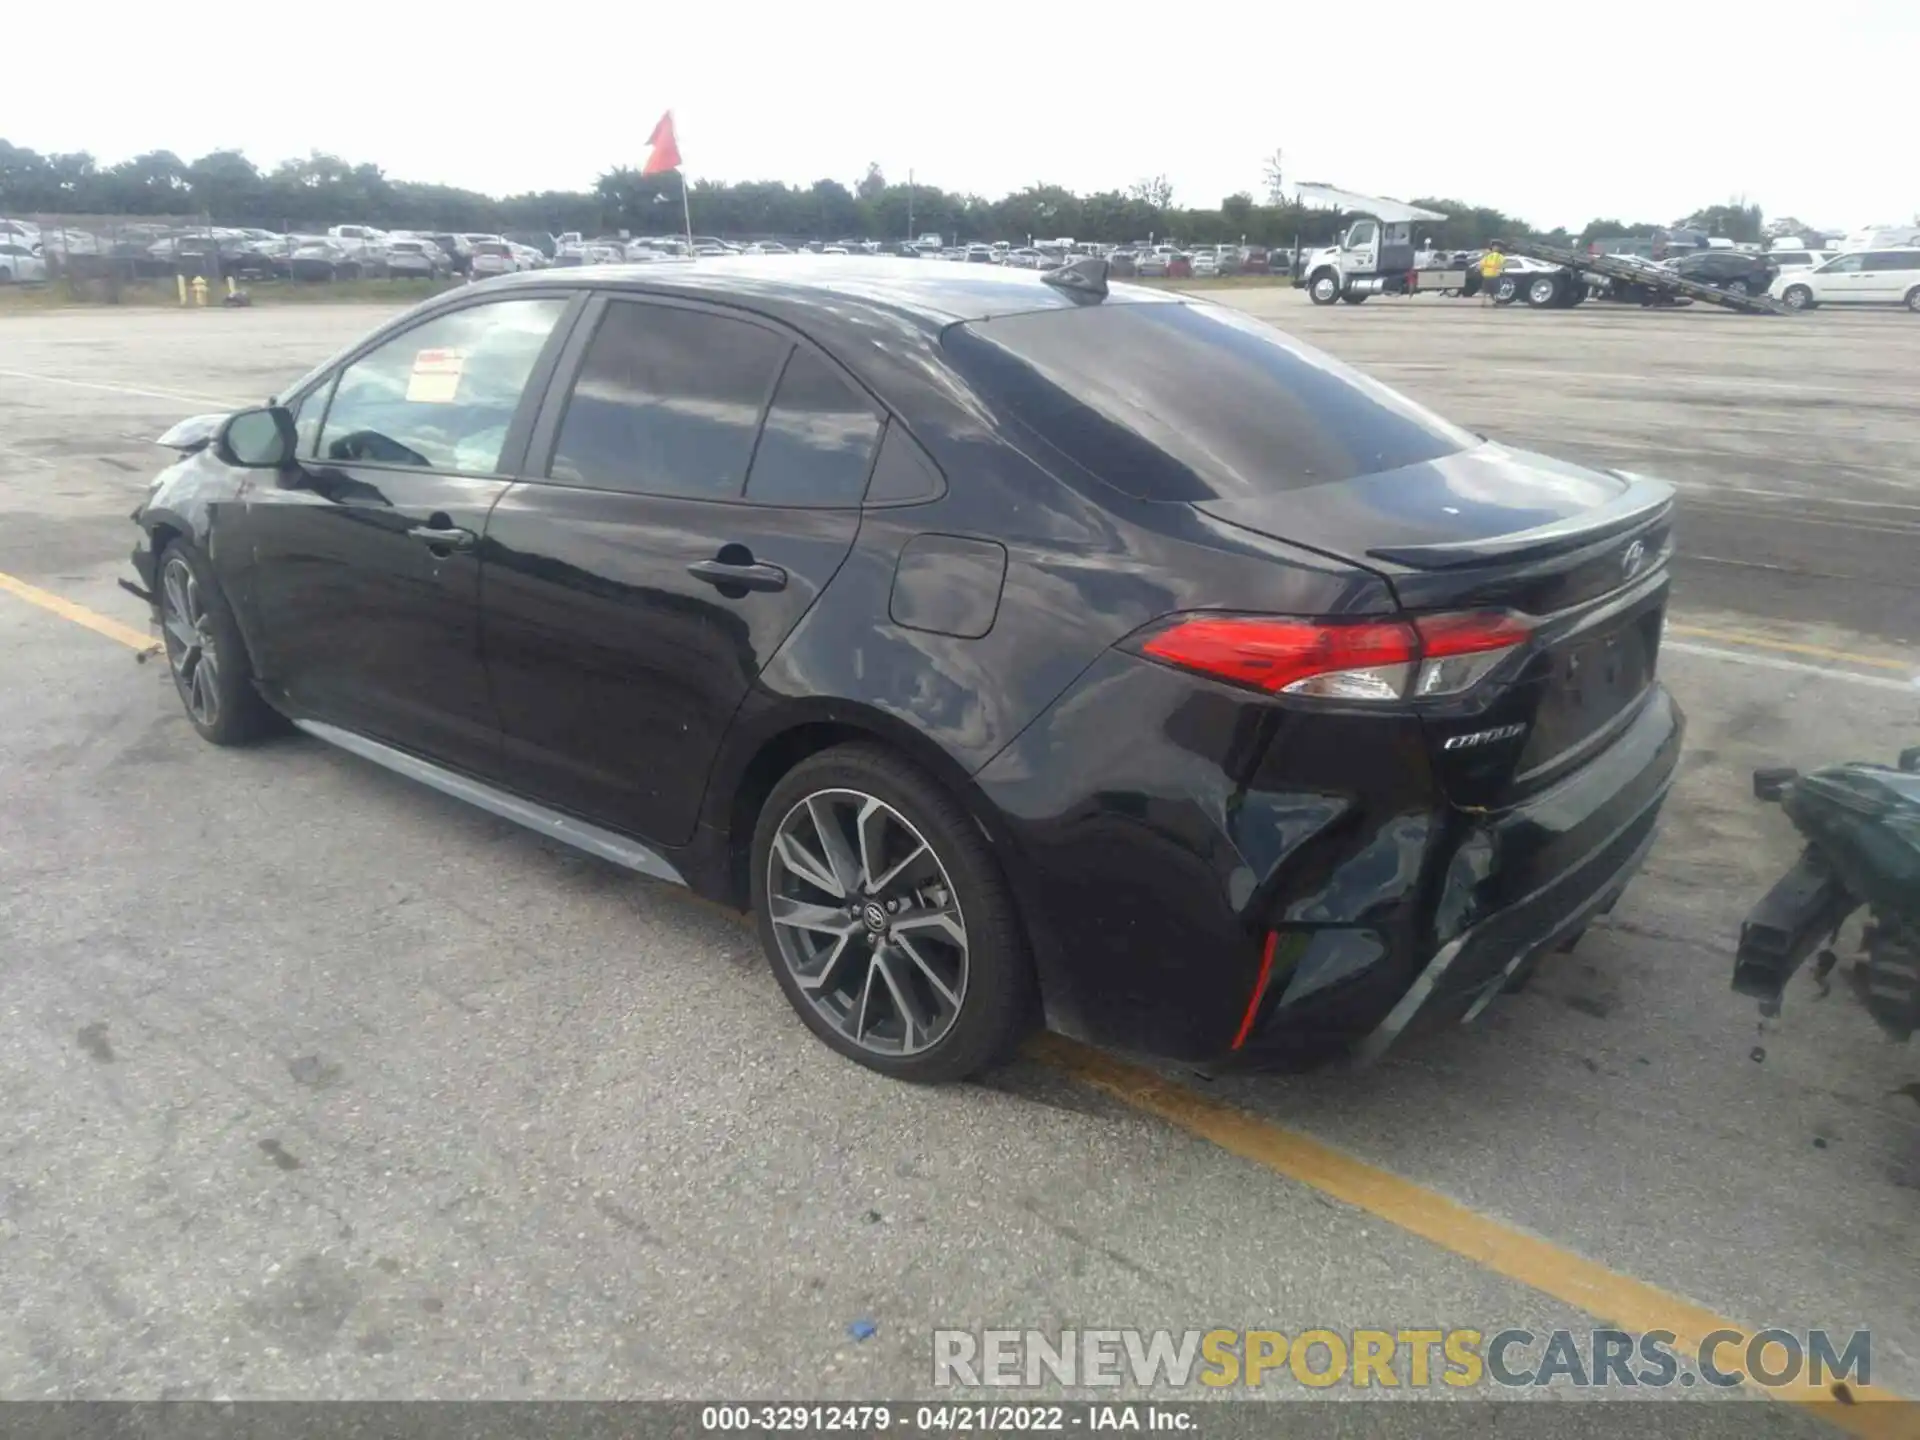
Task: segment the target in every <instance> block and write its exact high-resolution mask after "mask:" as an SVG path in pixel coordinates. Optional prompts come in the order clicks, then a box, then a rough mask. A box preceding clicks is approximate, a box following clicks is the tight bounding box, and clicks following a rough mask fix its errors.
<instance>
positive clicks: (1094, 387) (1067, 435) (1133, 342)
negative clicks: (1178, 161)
mask: <svg viewBox="0 0 1920 1440" xmlns="http://www.w3.org/2000/svg"><path fill="white" fill-rule="evenodd" d="M943 343H944V344H945V346H946V348H947V351H948V353H949V354H950V356H951V357H952V359H953V361H954V363H955V365H956V367H957V368H958V369H959V370H960V372H961V373H962V374H963V375H965V376H966V377H967V378H968V379H970V380H972V381H973V382H974V383H975V384H976V385H978V386H979V387H980V389H981V390H982V391H983V392H984V393H985V394H986V396H987V398H988V399H990V400H992V401H995V402H997V403H998V404H999V405H1001V406H1002V407H1004V408H1005V409H1006V410H1007V411H1009V412H1011V413H1012V414H1014V415H1017V416H1018V417H1019V418H1020V419H1022V420H1024V421H1025V422H1026V423H1027V424H1028V425H1030V426H1031V427H1032V428H1033V429H1034V430H1035V431H1036V432H1037V433H1038V434H1039V436H1040V438H1042V439H1043V440H1045V441H1047V442H1048V443H1049V444H1051V445H1052V446H1053V447H1054V448H1055V449H1056V450H1058V451H1060V452H1061V453H1062V454H1064V455H1066V456H1067V457H1068V458H1069V459H1071V460H1073V461H1074V462H1075V463H1077V464H1079V465H1080V466H1082V467H1084V468H1085V469H1086V470H1088V471H1090V472H1091V473H1092V474H1094V475H1095V476H1097V477H1098V478H1100V479H1101V480H1104V481H1106V482H1107V483H1108V484H1109V485H1112V486H1115V487H1116V488H1118V489H1120V490H1124V491H1126V492H1127V493H1129V494H1132V495H1138V496H1141V497H1143V498H1145V499H1149V500H1205V499H1212V498H1220V499H1231V498H1235V497H1239V496H1245V495H1261V494H1269V493H1272V492H1274V491H1279V490H1295V489H1301V488H1304V487H1306V486H1309V485H1321V484H1326V483H1328V482H1330V481H1337V480H1346V479H1350V478H1352V477H1353V476H1356V475H1368V474H1373V473H1375V472H1378V471H1382V470H1396V469H1399V468H1400V467H1401V466H1403V465H1413V464H1417V463H1419V462H1420V461H1423V460H1432V459H1435V458H1437V457H1439V456H1442V455H1452V454H1456V453H1458V452H1460V451H1462V450H1466V449H1468V448H1470V447H1472V446H1473V445H1475V444H1477V443H1478V442H1477V441H1476V440H1475V438H1474V437H1473V436H1472V435H1470V434H1469V433H1467V432H1466V431H1464V430H1461V429H1458V428H1457V427H1455V426H1453V425H1451V424H1449V423H1447V422H1446V421H1445V420H1442V419H1441V418H1440V417H1439V416H1437V415H1435V414H1433V413H1432V412H1431V411H1428V410H1426V409H1424V408H1422V407H1421V406H1419V405H1416V404H1415V403H1414V402H1413V401H1411V400H1409V399H1407V398H1406V397H1405V396H1404V395H1400V394H1398V393H1396V392H1395V391H1393V390H1390V389H1388V388H1387V387H1386V386H1384V385H1382V384H1380V383H1379V382H1378V381H1375V380H1372V379H1370V378H1368V377H1367V376H1365V375H1362V374H1360V373H1359V372H1358V371H1356V370H1352V369H1349V368H1348V367H1347V366H1345V365H1342V364H1341V363H1340V362H1339V361H1337V360H1335V359H1333V358H1332V357H1331V356H1329V355H1323V354H1321V353H1320V352H1319V351H1317V350H1315V349H1313V348H1311V347H1310V346H1307V345H1303V344H1301V343H1300V342H1299V341H1297V340H1294V339H1293V338H1291V337H1290V336H1287V335H1284V334H1282V333H1281V332H1280V331H1278V330H1275V329H1273V328H1272V327H1271V326H1268V325H1263V324H1261V323H1260V322H1259V321H1257V320H1255V319H1253V318H1252V317H1251V316H1247V315H1242V314H1240V313H1239V312H1237V311H1233V310H1228V309H1226V308H1224V307H1221V306H1213V305H1183V304H1138V305H1130V304H1119V305H1114V304H1109V305H1100V306H1087V307H1085V308H1080V309H1073V310H1048V311H1036V312H1034V313H1032V314H1027V315H1011V316H1005V317H1002V318H999V319H995V320H991V321H986V322H975V323H972V324H968V325H957V326H954V327H952V328H951V329H949V330H948V331H947V332H946V336H945V340H944V342H943Z"/></svg>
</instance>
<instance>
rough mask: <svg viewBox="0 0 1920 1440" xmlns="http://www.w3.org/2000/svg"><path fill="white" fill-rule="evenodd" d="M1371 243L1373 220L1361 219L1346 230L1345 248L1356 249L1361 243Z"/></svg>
mask: <svg viewBox="0 0 1920 1440" xmlns="http://www.w3.org/2000/svg"><path fill="white" fill-rule="evenodd" d="M1372 243H1373V222H1372V221H1371V220H1362V221H1360V222H1359V223H1358V224H1357V225H1355V226H1354V227H1353V229H1351V230H1349V231H1348V232H1347V248H1348V249H1349V250H1358V249H1359V248H1360V247H1361V246H1362V245H1371V244H1372Z"/></svg>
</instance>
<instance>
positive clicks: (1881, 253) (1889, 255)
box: [1867, 250, 1920, 270]
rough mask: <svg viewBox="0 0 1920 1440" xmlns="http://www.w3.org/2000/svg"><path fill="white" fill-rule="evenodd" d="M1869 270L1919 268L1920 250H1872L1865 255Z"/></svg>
mask: <svg viewBox="0 0 1920 1440" xmlns="http://www.w3.org/2000/svg"><path fill="white" fill-rule="evenodd" d="M1867 269H1869V270H1920V250H1874V251H1871V252H1870V253H1869V254H1868V255H1867Z"/></svg>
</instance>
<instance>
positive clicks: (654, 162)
mask: <svg viewBox="0 0 1920 1440" xmlns="http://www.w3.org/2000/svg"><path fill="white" fill-rule="evenodd" d="M647 144H649V145H650V146H652V147H653V153H652V154H651V155H649V156H647V163H646V164H645V165H644V166H642V167H641V169H640V173H641V174H642V175H658V174H660V173H661V172H662V171H663V170H678V169H679V168H680V145H679V142H678V141H676V140H675V139H674V138H673V112H672V111H671V110H669V111H667V113H666V114H664V115H662V116H661V117H660V123H659V124H658V125H656V126H654V127H653V134H652V135H650V136H649V137H648V138H647Z"/></svg>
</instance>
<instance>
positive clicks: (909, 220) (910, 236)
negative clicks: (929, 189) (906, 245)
mask: <svg viewBox="0 0 1920 1440" xmlns="http://www.w3.org/2000/svg"><path fill="white" fill-rule="evenodd" d="M907 239H909V240H911V239H913V171H911V170H909V171H907Z"/></svg>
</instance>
